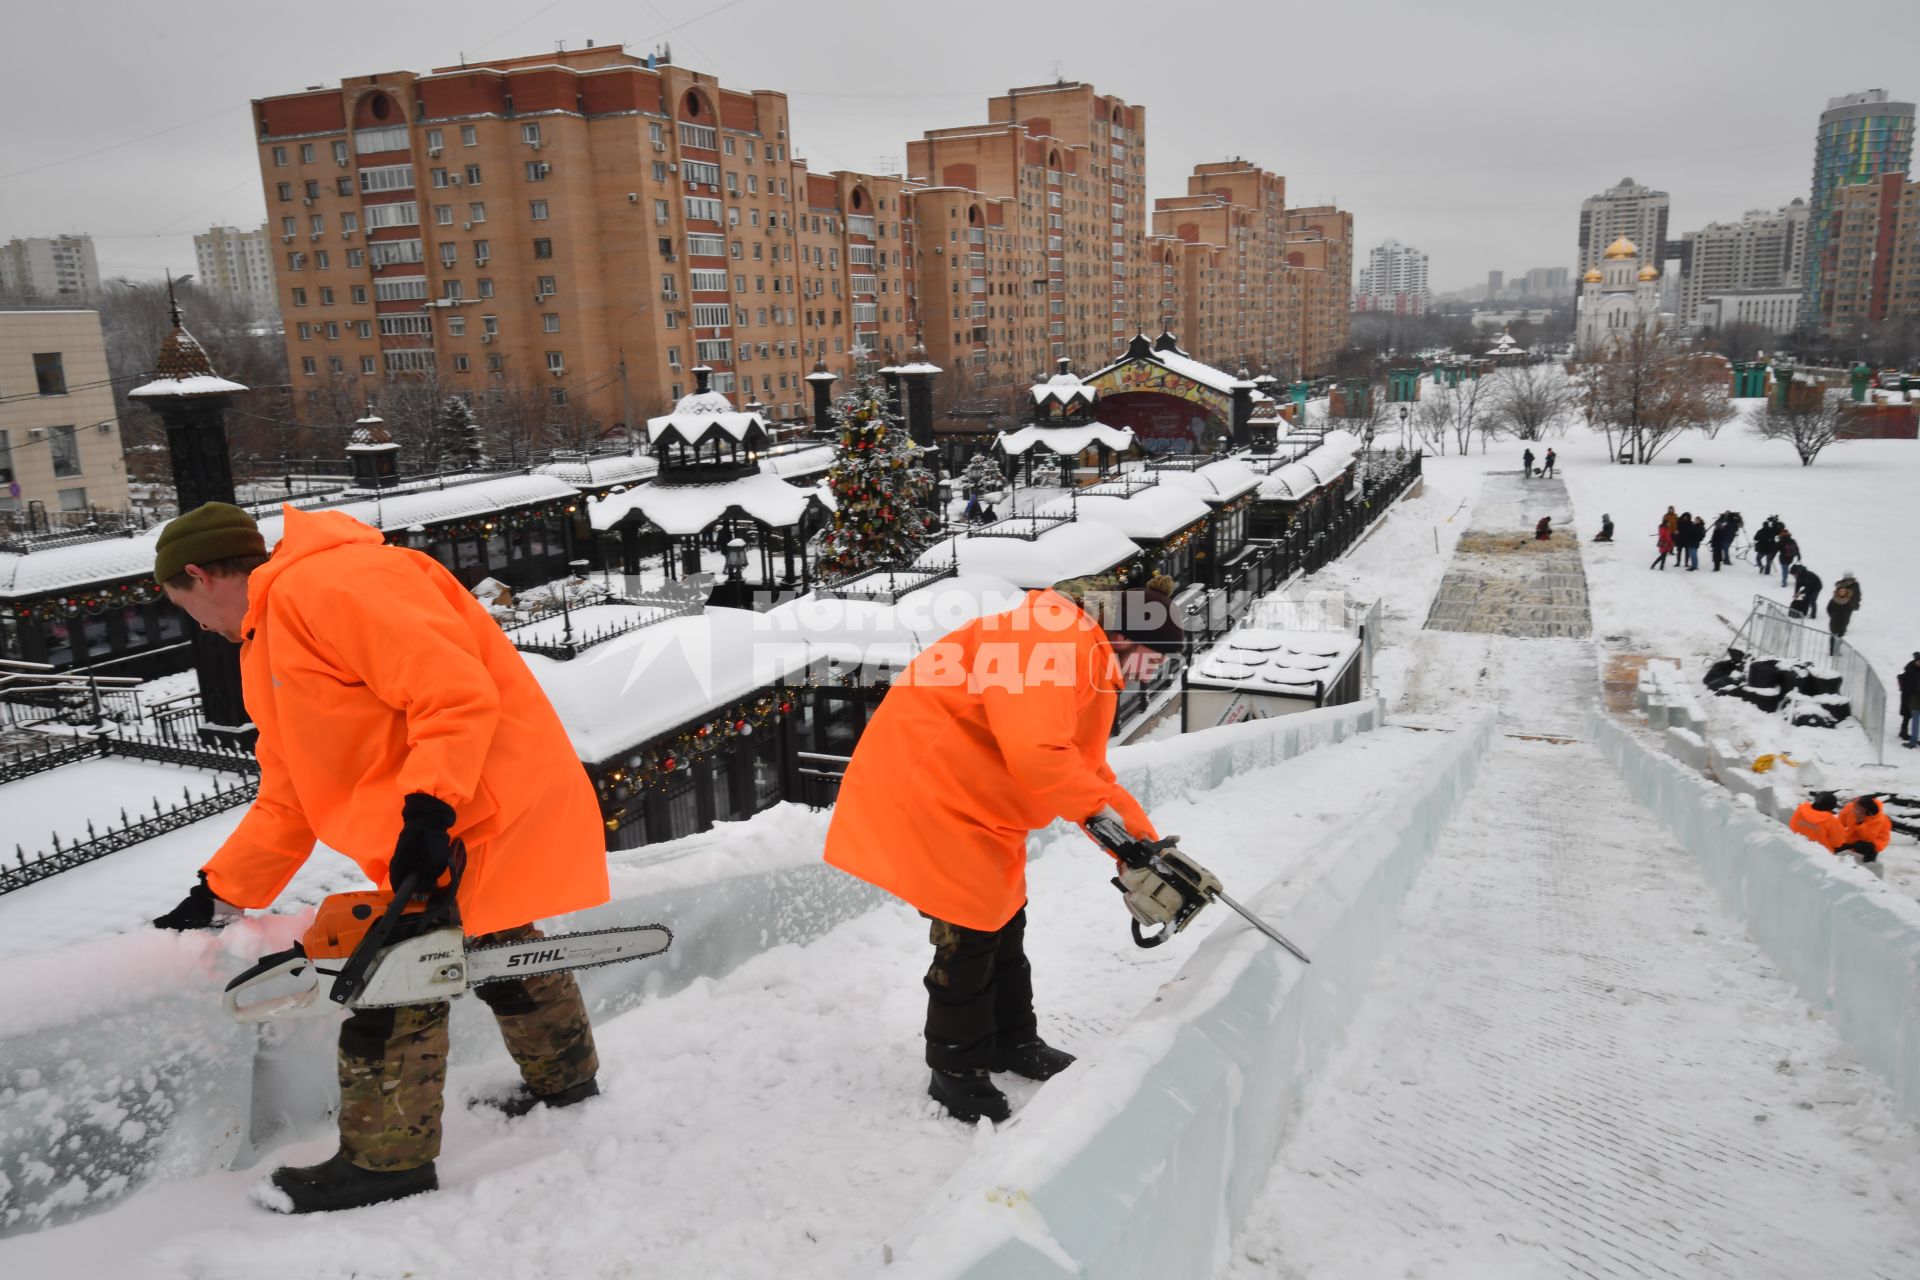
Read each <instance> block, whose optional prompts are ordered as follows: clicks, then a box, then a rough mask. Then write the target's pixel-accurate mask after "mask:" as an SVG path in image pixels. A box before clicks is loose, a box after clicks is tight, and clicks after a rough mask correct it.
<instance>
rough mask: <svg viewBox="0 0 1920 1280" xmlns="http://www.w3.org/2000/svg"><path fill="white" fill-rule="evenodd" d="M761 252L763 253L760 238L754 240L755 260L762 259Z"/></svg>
mask: <svg viewBox="0 0 1920 1280" xmlns="http://www.w3.org/2000/svg"><path fill="white" fill-rule="evenodd" d="M760 254H761V246H760V242H759V241H758V240H755V241H754V242H753V260H754V261H755V262H758V261H760Z"/></svg>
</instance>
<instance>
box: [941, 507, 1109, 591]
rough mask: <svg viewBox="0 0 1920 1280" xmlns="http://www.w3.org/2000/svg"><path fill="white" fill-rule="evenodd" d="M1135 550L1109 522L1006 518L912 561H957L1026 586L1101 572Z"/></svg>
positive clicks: (965, 568)
mask: <svg viewBox="0 0 1920 1280" xmlns="http://www.w3.org/2000/svg"><path fill="white" fill-rule="evenodd" d="M1139 554H1140V548H1139V547H1137V546H1135V545H1134V543H1133V540H1132V539H1131V538H1129V537H1127V535H1126V534H1124V533H1122V532H1120V530H1118V529H1116V528H1114V527H1113V526H1112V525H1110V524H1096V523H1094V522H1092V521H1088V520H1072V519H1067V518H1065V517H1061V516H1008V517H1007V518H1006V519H1004V520H996V521H994V522H993V523H992V524H988V525H981V526H979V527H978V528H974V529H970V530H968V531H967V532H965V533H962V534H957V535H955V536H954V537H951V538H946V539H943V540H941V541H939V542H936V543H934V544H933V545H932V546H931V547H928V548H927V549H926V550H925V551H923V552H921V554H920V557H919V558H918V559H917V560H915V561H914V563H915V564H916V565H919V566H922V567H925V568H939V567H942V566H945V565H957V566H958V568H959V571H960V573H961V574H963V575H980V576H985V577H993V578H1003V579H1005V580H1006V581H1008V582H1011V583H1012V584H1013V585H1014V586H1016V587H1020V588H1022V589H1025V590H1033V589H1035V588H1039V587H1050V586H1052V585H1053V584H1054V583H1056V582H1064V581H1066V580H1067V579H1068V578H1080V577H1085V576H1086V575H1088V574H1095V573H1105V572H1107V571H1108V570H1109V569H1112V568H1115V567H1116V566H1118V565H1121V564H1125V563H1126V562H1127V561H1128V560H1131V559H1132V558H1133V557H1135V556H1137V555H1139Z"/></svg>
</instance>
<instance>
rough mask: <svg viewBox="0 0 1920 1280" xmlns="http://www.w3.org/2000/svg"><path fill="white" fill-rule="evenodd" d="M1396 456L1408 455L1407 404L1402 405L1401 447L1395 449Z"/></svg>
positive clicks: (1394, 454)
mask: <svg viewBox="0 0 1920 1280" xmlns="http://www.w3.org/2000/svg"><path fill="white" fill-rule="evenodd" d="M1393 456H1394V457H1396V458H1404V457H1406V456H1407V406H1405V405H1401V406H1400V447H1399V448H1398V449H1395V450H1394V451H1393Z"/></svg>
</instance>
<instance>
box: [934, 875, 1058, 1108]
mask: <svg viewBox="0 0 1920 1280" xmlns="http://www.w3.org/2000/svg"><path fill="white" fill-rule="evenodd" d="M1026 939H1027V909H1026V908H1025V907H1021V908H1020V910H1018V911H1016V912H1014V915H1013V919H1011V920H1009V921H1007V922H1006V923H1005V924H1003V925H1001V926H1000V927H999V928H998V929H991V930H979V929H967V928H963V927H962V926H960V925H957V924H948V923H947V922H946V921H945V920H933V921H932V923H931V924H930V925H929V927H928V929H927V940H928V941H929V942H931V943H933V964H932V965H931V966H929V967H928V969H927V977H926V987H927V1065H928V1066H930V1067H933V1068H934V1069H936V1070H939V1071H972V1070H979V1069H984V1068H986V1067H987V1065H988V1064H989V1063H991V1062H992V1061H993V1052H994V1047H995V1045H996V1044H999V1043H1001V1042H1003V1041H1004V1042H1005V1043H1007V1044H1017V1043H1019V1042H1020V1041H1022V1040H1031V1039H1032V1038H1033V1036H1034V1032H1035V1028H1036V1027H1037V1025H1038V1024H1037V1022H1036V1021H1035V1019H1034V1015H1033V967H1032V966H1031V965H1029V964H1028V963H1027V951H1026Z"/></svg>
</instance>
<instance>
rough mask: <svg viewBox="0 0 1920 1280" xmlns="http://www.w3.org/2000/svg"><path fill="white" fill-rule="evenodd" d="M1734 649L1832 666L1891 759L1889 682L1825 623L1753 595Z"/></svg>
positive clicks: (1879, 749) (1879, 750) (1880, 758)
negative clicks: (1819, 622) (1829, 629)
mask: <svg viewBox="0 0 1920 1280" xmlns="http://www.w3.org/2000/svg"><path fill="white" fill-rule="evenodd" d="M1733 648H1735V649H1738V650H1740V651H1741V652H1743V653H1747V654H1763V655H1765V656H1766V657H1769V658H1775V659H1779V660H1782V661H1786V662H1808V663H1812V664H1814V665H1816V666H1824V667H1828V668H1831V669H1832V671H1833V673H1834V674H1835V675H1837V676H1839V677H1840V692H1841V693H1842V694H1844V695H1846V699H1847V702H1848V704H1849V705H1850V706H1851V707H1852V709H1853V718H1854V719H1855V720H1858V721H1859V722H1860V728H1861V729H1862V730H1863V731H1864V732H1865V733H1866V735H1867V741H1868V742H1870V743H1872V744H1873V756H1874V759H1875V760H1876V761H1877V762H1878V763H1880V764H1885V763H1886V762H1887V749H1886V742H1887V687H1886V685H1884V684H1882V683H1881V681H1880V673H1879V672H1877V671H1875V670H1874V669H1873V664H1872V663H1871V662H1868V661H1867V659H1866V657H1865V655H1863V654H1862V653H1861V652H1860V651H1859V650H1858V649H1856V648H1854V647H1853V646H1852V645H1850V644H1848V643H1847V642H1846V641H1845V640H1842V639H1841V638H1840V637H1838V636H1836V635H1834V634H1833V633H1832V632H1830V631H1828V630H1826V629H1825V628H1823V627H1817V626H1814V625H1812V624H1811V623H1809V622H1808V621H1806V620H1805V619H1803V618H1798V617H1795V616H1794V615H1793V614H1791V613H1789V612H1787V609H1786V606H1784V605H1782V604H1781V603H1780V602H1779V601H1778V600H1770V599H1768V598H1767V597H1766V596H1755V597H1754V598H1753V609H1752V611H1751V612H1749V613H1748V614H1747V620H1746V621H1745V622H1743V623H1741V624H1740V630H1739V631H1737V632H1736V633H1734V637H1733Z"/></svg>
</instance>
